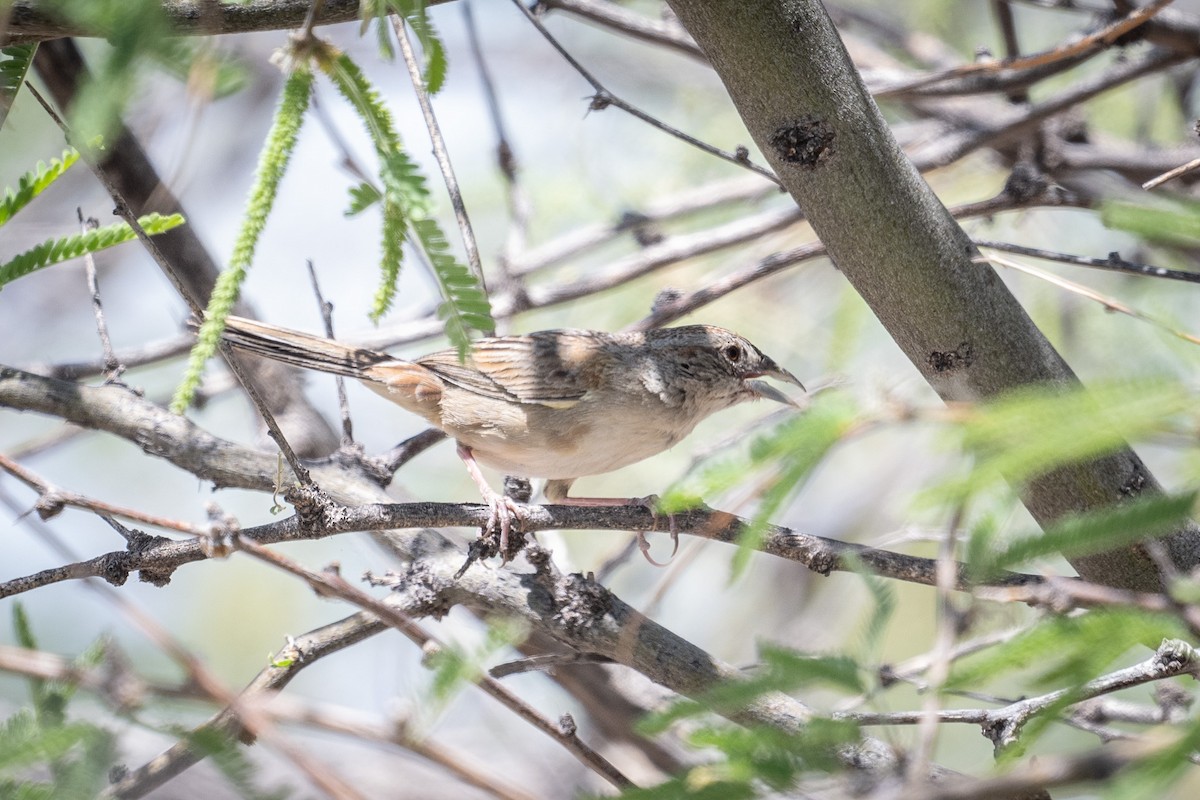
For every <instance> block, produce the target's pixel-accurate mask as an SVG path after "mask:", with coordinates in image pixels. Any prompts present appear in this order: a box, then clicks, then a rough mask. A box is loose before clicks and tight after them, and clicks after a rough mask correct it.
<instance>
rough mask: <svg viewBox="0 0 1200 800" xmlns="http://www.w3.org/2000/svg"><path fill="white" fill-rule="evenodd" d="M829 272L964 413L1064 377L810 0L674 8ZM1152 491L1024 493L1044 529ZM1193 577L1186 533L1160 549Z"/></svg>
mask: <svg viewBox="0 0 1200 800" xmlns="http://www.w3.org/2000/svg"><path fill="white" fill-rule="evenodd" d="M671 6H672V7H673V8H674V9H675V12H676V13H677V15H678V16H679V19H680V20H681V21H682V22H683V24H684V26H685V27H686V28H687V29H688V31H689V33H691V34H692V36H693V38H695V39H696V41H697V42H698V43H699V44H700V46H701V48H702V49H703V50H704V51H705V53H706V54H707V55H708V57H709V60H710V62H711V63H712V64H713V67H714V68H715V69H716V71H717V74H718V75H719V76H720V77H721V79H722V80H723V81H724V83H725V86H726V88H727V89H728V90H729V94H730V96H731V97H732V99H733V102H734V104H735V105H736V106H737V108H738V111H739V113H740V114H741V116H742V119H743V121H744V122H745V123H746V126H747V128H748V129H749V130H750V133H751V134H752V135H753V137H754V139H755V141H756V142H757V144H758V146H759V148H760V149H761V150H762V151H763V153H764V154H766V156H767V158H768V160H769V161H770V163H771V165H772V166H773V167H774V169H775V171H776V173H777V174H778V175H779V177H780V179H781V180H782V181H783V183H784V185H785V187H786V188H787V190H788V191H789V192H790V193H791V194H792V196H793V197H794V198H795V199H796V201H797V202H798V203H799V205H800V206H801V207H802V208H803V209H804V210H805V212H806V215H807V217H808V219H809V221H810V222H811V223H812V226H813V228H814V229H815V230H816V232H817V233H818V234H819V235H820V237H821V240H822V241H823V242H824V243H825V245H826V246H827V247H828V248H829V252H830V255H831V256H832V258H833V259H834V261H835V262H836V263H837V266H838V267H839V268H840V269H841V271H842V272H843V273H844V274H845V275H846V277H847V279H848V280H849V281H850V282H851V283H852V284H853V285H854V287H855V289H857V290H858V292H859V293H860V294H861V295H862V296H863V298H864V299H865V300H866V301H867V303H868V304H869V305H870V306H871V308H872V310H873V311H874V312H875V314H876V316H878V318H879V320H880V321H881V322H882V323H883V325H884V327H886V328H887V330H888V332H889V333H890V334H891V335H892V337H893V338H894V339H895V340H896V343H897V344H898V345H899V346H900V347H901V349H902V350H903V351H904V352H905V354H906V355H907V356H908V357H909V358H910V359H911V360H912V362H913V364H914V365H916V367H917V368H918V369H919V370H920V371H921V373H922V374H923V375H924V376H925V378H926V380H928V381H929V383H930V385H932V386H933V388H934V389H935V390H936V391H937V392H938V393H939V394H940V395H941V396H942V397H943V398H944V399H946V400H952V401H973V400H978V399H980V398H986V397H992V396H995V395H996V394H999V393H1001V392H1004V391H1006V390H1010V389H1015V388H1019V387H1022V386H1028V385H1030V384H1035V383H1036V384H1051V385H1055V384H1057V385H1060V386H1064V387H1065V386H1069V385H1071V384H1073V383H1075V381H1076V378H1075V376H1074V374H1073V373H1072V372H1071V370H1070V368H1069V367H1068V366H1067V364H1066V363H1065V362H1064V361H1063V359H1062V357H1061V356H1060V355H1059V354H1058V353H1057V352H1056V351H1055V350H1054V348H1053V347H1052V346H1051V345H1050V343H1049V342H1048V341H1047V340H1046V338H1045V337H1044V336H1043V335H1042V333H1041V332H1040V331H1039V330H1038V329H1037V327H1036V326H1035V325H1034V324H1033V322H1032V321H1031V320H1030V319H1029V316H1028V315H1027V314H1026V313H1025V311H1024V309H1023V308H1021V306H1020V304H1019V303H1017V301H1016V299H1015V298H1014V297H1013V296H1012V294H1011V293H1009V291H1008V290H1007V289H1006V288H1005V286H1004V284H1003V283H1002V282H1001V281H1000V279H999V278H998V277H997V276H996V274H995V272H994V271H993V270H992V269H990V268H988V267H985V266H981V265H980V264H977V263H974V262H973V260H972V259H973V258H974V257H975V256H976V255H977V252H976V249H975V247H974V245H973V244H972V243H971V241H970V239H969V237H968V236H967V235H966V234H965V233H964V232H963V230H962V229H961V228H960V227H959V226H958V224H957V223H956V222H955V221H954V220H953V219H952V218H951V217H950V215H949V214H948V213H947V211H946V209H945V208H944V207H943V206H942V204H941V203H940V202H939V201H938V199H937V197H936V196H935V195H934V193H933V191H932V190H931V189H930V188H929V186H928V185H927V184H926V183H925V181H924V180H922V178H921V176H920V175H919V174H918V173H917V171H916V170H915V169H914V168H913V166H912V164H911V163H910V162H909V161H908V159H907V158H905V156H904V154H903V153H902V152H901V150H900V147H899V145H897V143H896V141H895V138H894V137H893V136H892V133H891V131H890V130H889V128H888V126H887V124H886V122H885V121H884V119H883V117H882V115H881V114H880V113H879V109H878V108H877V107H876V106H875V104H874V102H873V101H872V100H871V97H870V95H869V93H868V92H867V90H866V88H865V87H864V86H863V82H862V79H861V78H860V76H859V75H858V73H857V72H856V71H855V69H854V66H853V64H852V63H851V62H850V58H849V56H848V55H847V54H846V50H845V48H844V47H843V45H842V42H841V40H840V39H839V38H838V35H837V32H836V30H835V29H834V27H833V24H832V23H831V22H830V20H829V17H828V16H827V14H826V13H825V10H824V8H823V7H822V5H821V4H820V3H819V2H816V0H797V1H796V2H786V3H785V2H778V0H777V1H776V2H761V3H743V2H740V1H739V0H671ZM1158 490H1159V486H1158V484H1157V482H1156V481H1155V480H1154V478H1153V477H1152V476H1151V475H1150V473H1149V471H1148V470H1147V469H1146V467H1145V465H1143V464H1142V462H1141V459H1139V458H1138V456H1137V455H1136V454H1135V453H1133V452H1132V451H1131V450H1129V449H1124V450H1121V451H1119V452H1117V453H1114V454H1112V455H1109V456H1106V457H1104V458H1101V459H1098V460H1096V461H1093V462H1090V463H1087V464H1082V465H1078V466H1072V467H1067V468H1063V469H1059V470H1056V471H1055V472H1054V473H1051V474H1049V475H1046V476H1043V477H1042V478H1040V479H1038V480H1035V481H1033V482H1032V483H1031V484H1030V485H1029V486H1028V487H1027V491H1026V492H1025V497H1024V500H1025V504H1026V506H1027V507H1028V508H1029V510H1030V512H1031V513H1032V514H1033V516H1034V517H1035V518H1036V519H1037V520H1038V521H1039V522H1040V523H1042V524H1047V523H1050V522H1053V521H1054V520H1056V519H1058V518H1060V517H1062V516H1064V515H1067V514H1071V513H1079V512H1084V511H1088V510H1091V509H1095V508H1098V507H1103V506H1107V505H1111V504H1113V503H1117V502H1120V501H1121V500H1123V499H1126V498H1128V497H1129V496H1131V495H1136V494H1138V493H1140V492H1143V491H1151V492H1153V491H1158ZM1168 546H1169V548H1170V552H1171V557H1172V559H1173V561H1174V562H1175V564H1176V565H1178V566H1179V567H1180V568H1181V569H1184V570H1187V569H1191V568H1192V567H1193V566H1195V565H1197V564H1200V531H1198V530H1197V529H1196V528H1195V527H1194V526H1188V527H1187V528H1186V529H1185V530H1182V531H1179V532H1177V533H1176V534H1175V535H1173V536H1172V537H1170V539H1169V540H1168ZM1074 566H1075V567H1076V569H1078V570H1079V572H1080V574H1081V575H1083V576H1084V577H1086V578H1088V579H1089V580H1092V581H1095V582H1099V583H1109V584H1112V585H1117V586H1126V587H1131V588H1139V589H1146V590H1154V589H1157V588H1158V587H1159V586H1160V583H1161V581H1160V576H1159V574H1158V570H1157V569H1156V567H1155V565H1154V564H1153V563H1152V562H1151V560H1150V559H1149V558H1147V556H1146V554H1145V553H1144V552H1142V551H1141V550H1140V549H1139V548H1136V547H1129V548H1125V549H1122V550H1118V551H1113V552H1109V553H1103V554H1097V555H1092V556H1087V557H1084V558H1078V559H1076V560H1075V562H1074Z"/></svg>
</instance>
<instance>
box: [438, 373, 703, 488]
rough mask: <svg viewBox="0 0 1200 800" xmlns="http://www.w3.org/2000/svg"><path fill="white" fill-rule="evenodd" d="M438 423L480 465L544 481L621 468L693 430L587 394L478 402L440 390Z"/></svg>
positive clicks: (647, 410)
mask: <svg viewBox="0 0 1200 800" xmlns="http://www.w3.org/2000/svg"><path fill="white" fill-rule="evenodd" d="M484 405H486V407H484ZM442 423H443V428H444V430H445V431H446V432H447V433H449V434H450V435H451V436H453V437H454V438H455V439H457V440H458V441H460V442H462V443H463V444H465V445H467V446H468V447H470V448H471V449H472V450H473V451H474V453H475V457H476V458H477V459H478V460H479V461H480V462H481V463H483V464H485V465H487V466H489V467H492V468H494V469H497V470H500V471H502V472H504V473H506V474H512V475H523V476H526V477H530V478H551V479H555V478H560V479H567V478H579V477H583V476H585V475H597V474H600V473H604V472H611V471H612V470H616V469H620V468H621V467H625V466H628V465H629V464H633V463H636V462H638V461H641V460H643V459H645V458H649V457H650V456H653V455H657V454H658V453H661V452H663V451H664V450H666V449H668V448H670V447H671V446H672V445H674V444H676V443H677V442H678V441H679V440H680V439H682V438H683V437H684V436H686V435H687V434H688V433H690V432H691V430H692V428H693V427H695V423H694V422H691V421H681V419H680V415H679V413H678V409H670V408H667V407H666V406H664V405H662V404H661V403H656V402H638V403H633V404H631V403H629V402H627V401H621V400H618V401H616V402H614V401H613V399H612V398H607V399H605V398H600V397H597V396H596V395H595V394H592V393H589V394H588V395H586V396H585V397H583V398H581V399H580V400H579V401H577V402H575V403H573V404H570V405H567V404H556V405H554V406H550V405H542V404H540V403H501V402H498V401H496V402H489V403H487V404H480V403H479V398H478V397H477V396H470V395H467V394H459V393H458V392H453V391H447V392H446V393H445V394H444V395H443V397H442Z"/></svg>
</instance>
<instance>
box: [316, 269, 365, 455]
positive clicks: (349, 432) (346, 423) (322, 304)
mask: <svg viewBox="0 0 1200 800" xmlns="http://www.w3.org/2000/svg"><path fill="white" fill-rule="evenodd" d="M305 263H306V264H307V265H308V278H309V280H310V281H311V282H312V289H313V294H314V295H315V296H316V298H317V306H318V307H319V308H320V310H321V321H322V322H323V323H324V324H325V335H326V336H327V337H329V338H330V339H332V338H334V336H333V303H330V302H329V301H328V300H326V299H325V296H324V295H323V294H321V285H320V284H319V283H318V282H317V269H316V267H314V266H313V262H312V259H311V258H310V259H308V261H306V262H305ZM336 380H337V398H338V410H339V411H340V412H341V415H342V447H349V446H350V445H352V444H354V423H353V422H351V421H350V401H349V400H348V399H347V398H346V379H345V378H343V377H342V376H341V375H338V376H336Z"/></svg>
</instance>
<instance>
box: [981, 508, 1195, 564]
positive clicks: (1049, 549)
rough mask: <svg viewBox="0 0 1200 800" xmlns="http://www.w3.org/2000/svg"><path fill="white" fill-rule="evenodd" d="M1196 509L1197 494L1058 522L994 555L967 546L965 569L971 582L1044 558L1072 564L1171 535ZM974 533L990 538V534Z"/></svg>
mask: <svg viewBox="0 0 1200 800" xmlns="http://www.w3.org/2000/svg"><path fill="white" fill-rule="evenodd" d="M1195 505H1196V493H1195V492H1189V493H1187V494H1182V495H1177V496H1172V495H1150V496H1146V497H1140V498H1138V499H1137V500H1135V501H1133V502H1130V503H1125V504H1123V505H1119V506H1113V507H1111V508H1103V509H1099V510H1096V511H1093V512H1091V513H1088V514H1081V515H1078V516H1073V517H1069V518H1067V519H1061V520H1059V521H1057V522H1056V523H1055V524H1054V526H1053V527H1051V528H1049V529H1048V530H1046V531H1045V532H1038V533H1033V534H1029V535H1027V536H1023V537H1020V538H1017V539H1014V540H1013V541H1011V542H1007V543H1005V545H1004V546H1003V547H1001V548H999V549H997V550H995V551H992V552H989V550H990V548H988V547H987V546H984V545H982V544H979V545H976V544H969V545H968V547H967V552H968V554H969V557H968V564H969V566H970V569H971V573H972V576H980V577H982V576H986V575H990V574H994V572H995V571H998V570H1003V569H1010V568H1012V567H1014V566H1017V565H1020V564H1023V563H1025V562H1027V561H1029V560H1031V559H1034V558H1040V557H1043V556H1048V555H1062V556H1064V557H1065V558H1068V559H1071V558H1076V557H1079V556H1085V555H1090V554H1092V553H1103V552H1105V551H1108V550H1114V549H1116V548H1119V547H1124V546H1126V545H1130V544H1133V543H1135V542H1139V541H1143V540H1145V539H1150V538H1153V537H1156V536H1163V535H1165V534H1168V533H1170V532H1171V531H1173V530H1175V529H1176V528H1177V527H1178V526H1179V525H1180V524H1181V523H1183V522H1185V521H1186V520H1187V519H1188V518H1190V516H1191V514H1192V511H1193V509H1194V508H1195ZM976 533H977V534H978V535H981V536H984V537H985V538H987V539H990V538H991V534H990V529H989V528H986V527H985V528H983V529H980V530H978V531H977V532H976Z"/></svg>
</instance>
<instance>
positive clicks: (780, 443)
mask: <svg viewBox="0 0 1200 800" xmlns="http://www.w3.org/2000/svg"><path fill="white" fill-rule="evenodd" d="M857 418H858V413H857V409H856V407H855V405H854V403H853V401H852V400H851V399H850V398H849V396H848V395H846V394H844V393H840V392H823V393H822V394H820V395H818V396H817V397H816V398H814V400H813V402H812V405H811V406H810V407H809V408H808V409H807V410H806V411H805V412H804V413H803V414H800V415H797V416H795V417H792V418H790V419H788V420H786V421H784V422H782V423H780V424H779V425H777V426H775V427H774V428H773V429H771V430H770V431H768V432H766V433H763V434H760V435H758V436H756V437H755V438H754V439H753V440H752V441H751V443H750V447H749V449H748V451H747V452H746V453H744V454H739V455H737V456H734V457H727V458H723V459H720V460H717V461H713V462H710V463H708V464H705V465H704V466H703V467H702V468H701V469H700V470H699V471H698V472H696V473H693V474H691V475H687V476H684V478H683V479H682V480H681V481H678V482H677V483H676V484H675V485H673V486H671V487H670V488H668V489H667V491H666V492H665V493H664V494H663V496H662V498H661V500H660V501H659V510H660V511H662V512H663V513H672V512H675V511H680V510H683V509H685V508H691V507H692V506H694V505H695V504H696V501H697V499H699V498H705V497H712V496H715V495H720V494H722V493H723V492H727V491H729V490H731V489H733V488H735V487H744V486H755V487H756V489H757V493H758V497H759V503H758V507H757V509H756V510H755V513H754V516H753V517H752V518H751V521H750V525H749V527H748V528H747V530H746V532H745V533H744V534H743V535H742V537H741V539H740V540H739V542H738V552H737V554H736V555H735V556H734V559H733V576H734V577H736V576H738V575H739V574H741V572H742V571H743V570H744V569H745V567H746V565H747V564H748V563H749V560H750V556H751V555H752V554H753V553H754V552H755V550H756V549H757V548H758V546H759V544H761V542H762V537H763V535H764V534H765V533H766V530H767V525H768V523H769V522H770V521H771V519H772V518H773V517H774V516H775V514H776V513H777V512H778V511H779V509H780V508H782V507H783V505H784V504H785V503H786V502H787V501H788V500H789V499H790V498H791V497H792V496H793V495H794V494H795V493H796V492H797V491H799V489H800V487H801V486H803V483H804V480H805V479H806V478H807V477H808V475H809V474H811V472H812V470H813V469H814V468H815V467H816V466H817V465H818V464H820V463H821V460H822V459H823V458H824V457H825V455H826V454H827V453H828V452H829V450H830V448H832V447H833V446H834V445H835V444H837V442H838V441H840V440H841V438H842V437H843V436H845V435H846V433H847V432H849V431H850V430H851V429H852V428H853V426H854V425H855V422H856V420H857Z"/></svg>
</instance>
